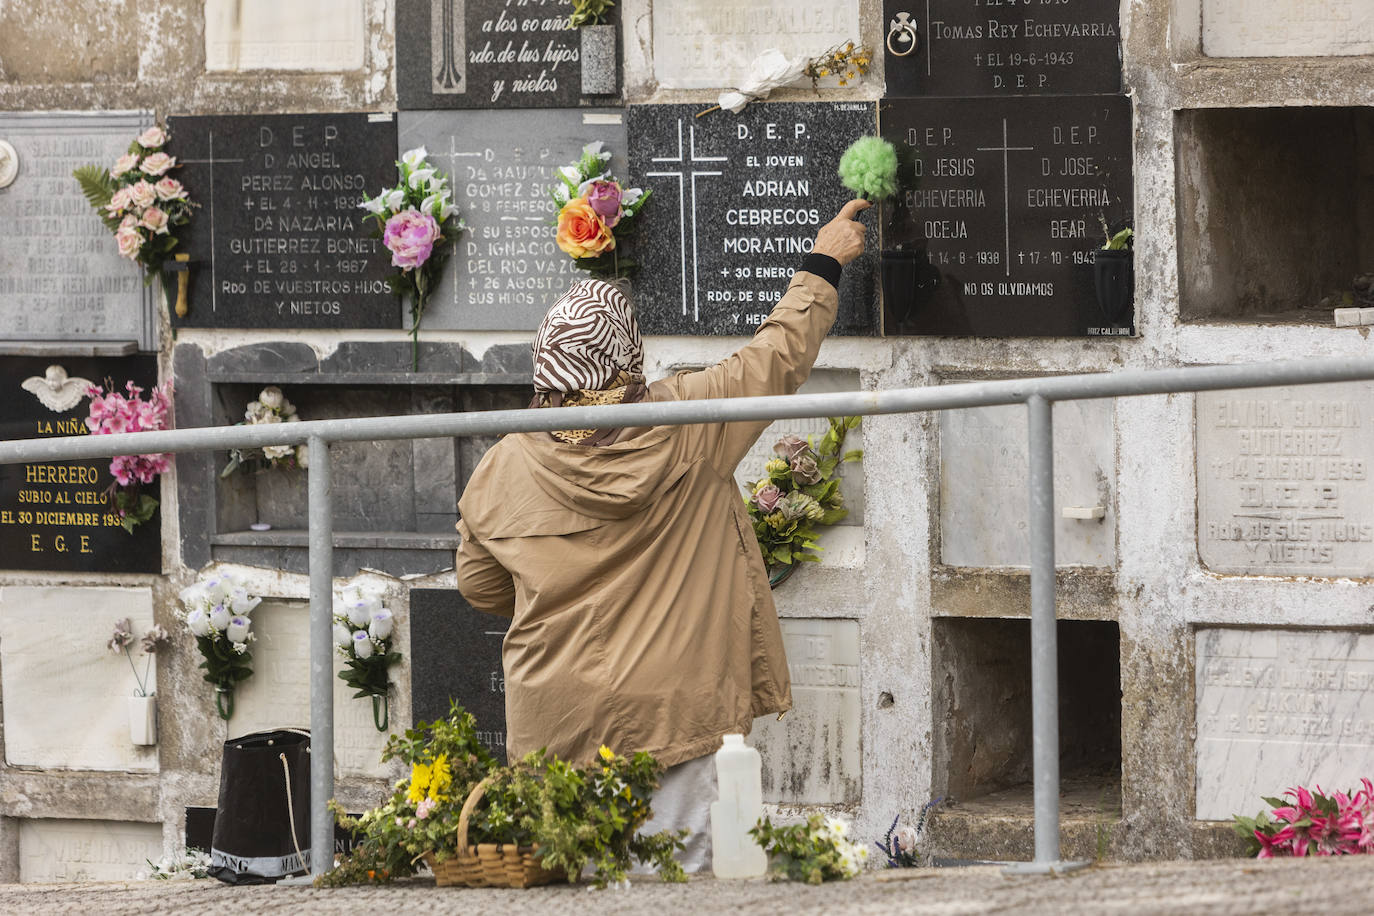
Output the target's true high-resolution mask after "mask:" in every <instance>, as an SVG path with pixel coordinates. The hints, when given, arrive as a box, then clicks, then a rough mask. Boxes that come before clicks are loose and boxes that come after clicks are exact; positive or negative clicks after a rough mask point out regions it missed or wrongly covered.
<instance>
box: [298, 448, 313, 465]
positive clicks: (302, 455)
mask: <svg viewBox="0 0 1374 916" xmlns="http://www.w3.org/2000/svg"><path fill="white" fill-rule="evenodd" d="M296 464H297V466H299V467H303V468H308V467H310V446H308V445H298V446H296Z"/></svg>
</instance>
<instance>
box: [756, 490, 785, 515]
mask: <svg viewBox="0 0 1374 916" xmlns="http://www.w3.org/2000/svg"><path fill="white" fill-rule="evenodd" d="M781 499H782V490H779V489H778V488H777V486H775V485H774V484H771V483H770V484H765V485H764V486H762V487H759V489H758V490H756V491H755V492H754V505H756V506H758V508H759V511H760V512H762V513H763V514H764V515H767V514H768V513H770V512H772V511H773V510H774V509H776V508H777V507H778V502H779V501H780V500H781Z"/></svg>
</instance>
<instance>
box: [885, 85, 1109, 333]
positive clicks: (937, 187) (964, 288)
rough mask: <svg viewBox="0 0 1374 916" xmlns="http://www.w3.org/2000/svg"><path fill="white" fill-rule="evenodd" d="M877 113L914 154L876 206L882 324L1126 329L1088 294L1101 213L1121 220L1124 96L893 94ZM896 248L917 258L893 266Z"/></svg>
mask: <svg viewBox="0 0 1374 916" xmlns="http://www.w3.org/2000/svg"><path fill="white" fill-rule="evenodd" d="M879 119H880V121H881V124H882V134H883V136H884V137H886V138H888V139H889V140H891V141H892V142H893V143H895V144H897V146H898V150H899V152H900V153H901V154H903V155H904V156H905V157H908V158H909V159H910V160H911V161H912V163H913V165H912V166H911V167H910V168H909V170H907V171H906V172H905V174H904V176H903V180H904V183H905V184H907V185H908V187H906V188H905V189H904V191H903V193H902V195H901V196H900V199H899V201H898V202H897V204H896V205H889V206H886V207H885V208H884V210H885V212H884V232H883V249H884V250H883V261H884V269H885V270H891V271H892V273H891V274H890V275H888V276H886V277H885V279H884V283H883V294H884V304H883V328H884V331H885V332H886V333H888V334H945V335H961V336H963V335H972V336H978V337H1073V336H1098V335H1106V336H1127V335H1130V334H1131V333H1132V328H1131V325H1130V323H1129V321H1125V322H1120V321H1113V320H1111V319H1109V318H1108V317H1107V314H1108V311H1109V310H1104V309H1103V307H1102V306H1100V305H1099V304H1098V301H1097V296H1096V294H1095V292H1094V286H1093V267H1092V265H1093V260H1094V257H1095V252H1096V250H1097V249H1098V248H1100V247H1101V246H1102V244H1103V243H1104V241H1105V237H1104V232H1103V229H1102V220H1105V221H1106V222H1107V224H1108V225H1109V226H1110V227H1111V228H1112V229H1113V230H1116V229H1120V228H1123V227H1125V226H1128V225H1130V221H1131V214H1132V182H1131V106H1130V100H1129V99H1127V98H1125V97H1123V96H1072V97H1056V98H1021V99H976V100H971V101H965V100H953V99H894V100H889V101H885V102H883V103H882V106H881V109H880V114H879ZM900 253H907V254H908V255H910V254H913V253H914V256H915V258H916V261H915V263H914V264H909V265H907V273H906V274H905V275H903V274H902V273H901V271H900V268H897V267H896V264H897V255H898V254H900Z"/></svg>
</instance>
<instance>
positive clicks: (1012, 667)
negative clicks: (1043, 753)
mask: <svg viewBox="0 0 1374 916" xmlns="http://www.w3.org/2000/svg"><path fill="white" fill-rule="evenodd" d="M1120 644H1121V637H1120V630H1119V628H1118V626H1117V624H1116V623H1115V622H1113V621H1080V620H1061V621H1059V625H1058V648H1059V652H1058V657H1059V774H1060V792H1061V798H1060V805H1061V809H1062V813H1063V816H1064V817H1065V818H1066V819H1067V818H1072V817H1074V815H1075V814H1081V815H1083V816H1086V817H1101V816H1102V815H1103V813H1109V814H1111V815H1112V816H1114V817H1115V816H1119V813H1120V810H1121V648H1120ZM934 646H935V648H934V657H933V659H932V668H933V674H934V679H935V682H934V685H933V687H934V689H933V691H932V693H933V696H932V702H933V705H934V715H935V718H934V721H935V740H934V755H935V759H934V766H933V770H934V772H933V777H934V789H935V791H934V794H935V796H937V797H940V796H943V797H945V798H946V799H949V800H950V801H952V802H954V803H956V804H957V805H958V806H959V807H960V808H961V809H962V810H964V811H965V812H966V813H978V812H981V811H986V812H987V813H989V814H1004V815H1005V814H1011V815H1021V814H1024V815H1026V816H1030V815H1031V813H1032V811H1033V807H1034V804H1033V803H1034V798H1033V787H1032V782H1033V773H1034V767H1033V762H1032V753H1031V645H1030V621H1029V620H1026V619H1005V618H968V617H941V618H936V619H935V621H934Z"/></svg>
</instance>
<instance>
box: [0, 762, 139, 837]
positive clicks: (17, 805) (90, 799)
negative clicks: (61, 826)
mask: <svg viewBox="0 0 1374 916" xmlns="http://www.w3.org/2000/svg"><path fill="white" fill-rule="evenodd" d="M160 795H161V781H160V778H159V776H158V774H156V773H149V774H143V773H125V772H109V773H104V772H90V771H77V770H44V771H41V772H40V771H37V770H21V769H16V768H14V767H8V766H7V767H5V768H4V769H3V770H0V809H3V810H4V812H5V816H6V817H21V818H79V819H100V820H114V821H138V822H143V823H161V820H162V818H161V817H160V816H159V810H158V800H159V797H160Z"/></svg>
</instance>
